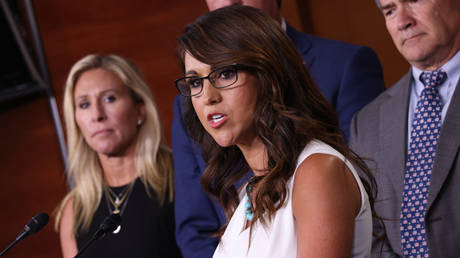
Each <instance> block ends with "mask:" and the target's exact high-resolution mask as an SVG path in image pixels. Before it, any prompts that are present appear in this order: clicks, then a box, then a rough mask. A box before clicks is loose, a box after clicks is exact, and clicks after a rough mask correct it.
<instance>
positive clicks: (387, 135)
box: [350, 72, 460, 257]
mask: <svg viewBox="0 0 460 258" xmlns="http://www.w3.org/2000/svg"><path fill="white" fill-rule="evenodd" d="M411 80H412V75H411V72H409V73H407V74H406V75H405V76H404V77H402V79H401V80H400V81H399V82H397V83H396V84H395V85H394V86H393V87H391V88H390V89H389V90H387V91H386V92H384V93H382V94H381V95H380V96H379V97H378V98H377V99H375V100H374V101H373V102H372V103H370V104H369V105H367V106H366V107H365V108H363V109H362V110H361V111H359V112H358V113H357V114H356V115H355V117H354V118H353V120H352V122H351V127H350V146H351V148H352V149H353V150H355V151H356V152H357V153H358V154H359V155H360V156H362V157H368V158H371V159H373V160H374V162H369V163H368V164H369V165H370V167H371V168H373V169H375V170H374V173H375V174H374V175H375V178H376V181H377V184H378V195H377V200H376V202H375V209H376V211H377V213H378V215H379V216H381V217H383V218H384V220H383V223H384V227H383V226H382V223H381V222H380V221H378V220H374V231H375V233H377V235H380V236H381V235H383V233H385V234H386V241H383V242H382V241H376V240H375V241H374V243H373V255H374V256H375V257H380V256H379V255H381V257H398V256H401V237H400V229H399V214H400V211H401V198H402V191H403V184H404V178H403V177H404V169H405V162H406V153H407V114H408V107H409V97H410V88H411V87H410V85H411ZM459 110H460V85H457V88H456V90H455V92H454V94H453V96H452V100H451V103H450V106H449V110H448V111H447V114H446V117H445V118H444V122H443V125H442V127H441V134H440V136H439V141H438V145H437V149H436V158H435V161H434V165H433V170H432V175H431V186H430V190H429V196H428V204H427V212H426V216H425V223H426V232H427V238H428V245H429V250H430V255H431V256H430V257H459V256H460V215H459V214H460V195H459V193H460V156H459V154H460V153H459V143H460V111H459ZM380 251H381V252H382V253H381V254H380Z"/></svg>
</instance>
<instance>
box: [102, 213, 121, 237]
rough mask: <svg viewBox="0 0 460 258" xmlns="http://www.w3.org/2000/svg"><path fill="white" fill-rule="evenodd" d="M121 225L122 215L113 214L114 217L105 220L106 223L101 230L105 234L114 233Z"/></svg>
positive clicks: (103, 223)
mask: <svg viewBox="0 0 460 258" xmlns="http://www.w3.org/2000/svg"><path fill="white" fill-rule="evenodd" d="M120 224H121V216H120V214H117V213H113V214H112V215H110V216H108V217H106V218H105V220H104V222H102V224H101V226H100V229H101V230H102V231H103V232H104V233H108V232H113V231H114V230H115V229H117V227H118V226H119V225H120Z"/></svg>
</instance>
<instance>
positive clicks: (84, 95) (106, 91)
mask: <svg viewBox="0 0 460 258" xmlns="http://www.w3.org/2000/svg"><path fill="white" fill-rule="evenodd" d="M109 92H114V93H118V92H119V91H118V90H114V89H107V90H103V91H101V92H99V93H98V96H101V95H104V94H107V93H109ZM88 96H89V95H88V94H83V95H79V96H74V99H76V100H78V99H85V98H88Z"/></svg>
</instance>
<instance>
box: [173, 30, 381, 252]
mask: <svg viewBox="0 0 460 258" xmlns="http://www.w3.org/2000/svg"><path fill="white" fill-rule="evenodd" d="M287 34H288V35H289V37H290V38H291V39H292V40H293V42H294V44H295V46H296V48H297V50H298V51H299V53H300V55H301V56H302V58H303V59H304V62H305V64H306V65H307V67H308V68H309V70H310V73H311V75H312V77H313V79H314V80H315V82H316V83H317V85H318V87H319V89H320V91H321V92H322V93H323V94H324V96H325V97H326V99H327V100H328V101H329V102H330V103H331V104H332V105H333V106H334V107H335V110H336V112H337V114H338V116H339V122H340V127H341V129H342V130H343V131H344V134H345V136H346V137H348V133H349V126H350V121H351V118H352V116H353V114H354V113H355V112H357V111H358V110H360V109H361V108H362V107H363V106H364V105H366V104H367V103H369V102H370V101H371V100H373V99H374V98H375V97H376V96H377V95H379V94H380V93H381V92H382V91H384V89H385V86H384V83H383V78H382V69H381V65H380V62H379V60H378V58H377V56H376V54H375V53H374V51H372V50H371V49H370V48H367V47H361V46H355V45H351V44H347V43H343V42H339V41H335V40H330V39H324V38H319V37H315V36H312V35H308V34H305V33H301V32H298V31H296V30H294V29H293V28H292V27H290V26H287ZM182 102H183V97H181V96H177V97H176V99H175V100H174V118H173V124H172V148H173V156H174V171H175V175H174V183H175V187H174V189H175V203H174V204H175V219H176V241H177V244H178V245H179V248H180V249H181V251H182V255H183V256H184V257H185V258H195V257H196V258H206V257H212V255H213V253H214V250H215V248H216V246H217V244H218V240H217V239H216V238H213V237H211V234H212V233H213V232H215V231H216V230H217V229H219V228H220V227H221V226H222V225H223V224H224V223H225V216H224V214H223V211H222V208H221V207H220V206H219V204H218V203H217V201H215V200H214V201H213V200H211V199H210V198H209V197H207V196H206V194H205V193H204V191H203V189H202V187H201V183H200V177H201V174H202V173H203V171H204V169H205V167H206V164H205V162H204V161H203V158H202V156H201V150H200V148H199V146H197V145H196V144H195V143H194V142H193V140H191V139H190V138H189V137H188V136H187V133H186V130H185V128H184V124H183V120H182Z"/></svg>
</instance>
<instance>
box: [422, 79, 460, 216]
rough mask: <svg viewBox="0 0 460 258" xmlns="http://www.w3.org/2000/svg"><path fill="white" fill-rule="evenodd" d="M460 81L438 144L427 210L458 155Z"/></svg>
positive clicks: (459, 141)
mask: <svg viewBox="0 0 460 258" xmlns="http://www.w3.org/2000/svg"><path fill="white" fill-rule="evenodd" d="M459 110H460V81H459V82H458V83H457V87H456V88H455V92H454V94H453V96H452V100H451V102H450V105H449V110H447V113H446V117H445V119H444V122H443V125H442V127H441V134H440V135H439V141H438V145H437V147H436V158H435V161H434V164H433V170H432V173H431V180H430V193H429V195H428V203H427V208H426V210H427V211H428V210H429V209H430V207H431V205H432V204H433V202H434V200H435V199H436V196H437V195H438V193H439V191H440V190H441V187H442V185H443V184H444V181H445V180H446V178H447V176H448V175H449V173H450V171H451V167H452V165H453V162H454V160H455V158H456V156H457V155H458V150H459V143H460V134H459V131H460V112H459Z"/></svg>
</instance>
